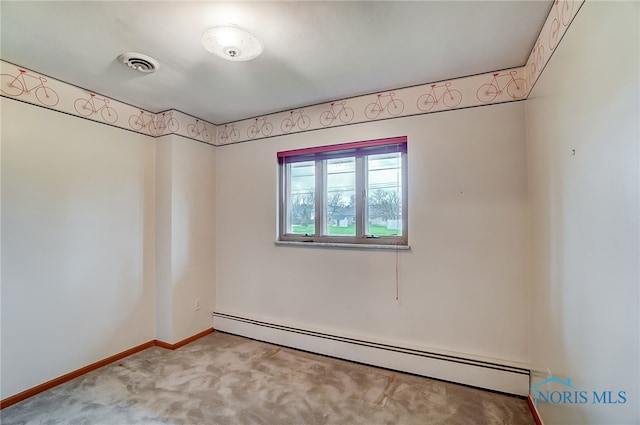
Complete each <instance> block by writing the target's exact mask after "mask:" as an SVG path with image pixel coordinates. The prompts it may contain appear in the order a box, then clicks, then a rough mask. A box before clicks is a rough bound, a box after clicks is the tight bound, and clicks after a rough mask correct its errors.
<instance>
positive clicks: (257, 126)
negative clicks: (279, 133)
mask: <svg viewBox="0 0 640 425" xmlns="http://www.w3.org/2000/svg"><path fill="white" fill-rule="evenodd" d="M271 133H273V124H271V123H270V122H269V121H267V117H261V118H256V122H255V123H253V124H251V125H250V126H249V128H247V137H248V138H249V139H255V138H256V136H257V135H258V134H261V135H262V136H263V137H267V136H271Z"/></svg>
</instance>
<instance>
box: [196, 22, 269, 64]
mask: <svg viewBox="0 0 640 425" xmlns="http://www.w3.org/2000/svg"><path fill="white" fill-rule="evenodd" d="M202 44H203V45H204V48H205V49H207V50H208V51H210V52H211V53H213V54H214V55H217V56H220V57H221V58H223V59H227V60H230V61H248V60H251V59H255V58H257V57H258V56H260V53H262V50H263V48H262V43H260V40H258V39H257V38H256V37H255V36H254V35H253V34H251V33H250V32H248V31H245V30H243V29H242V28H238V27H236V26H232V25H224V26H218V27H213V28H209V29H208V30H206V31H205V32H204V33H203V34H202Z"/></svg>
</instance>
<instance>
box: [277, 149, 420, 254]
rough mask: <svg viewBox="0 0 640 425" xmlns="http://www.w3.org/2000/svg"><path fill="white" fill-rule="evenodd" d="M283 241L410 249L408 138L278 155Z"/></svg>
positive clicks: (295, 151)
mask: <svg viewBox="0 0 640 425" xmlns="http://www.w3.org/2000/svg"><path fill="white" fill-rule="evenodd" d="M278 162H279V164H280V203H279V214H280V232H279V233H280V236H279V238H280V240H281V241H298V242H326V243H347V244H375V245H407V243H408V234H407V138H406V137H395V138H391V139H380V140H369V141H365V142H355V143H346V144H343V145H332V146H321V147H316V148H308V149H299V150H294V151H286V152H278Z"/></svg>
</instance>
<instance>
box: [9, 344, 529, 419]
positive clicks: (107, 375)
mask: <svg viewBox="0 0 640 425" xmlns="http://www.w3.org/2000/svg"><path fill="white" fill-rule="evenodd" d="M1 415H2V416H1V423H2V424H3V425H14V424H15V425H17V424H37V425H54V424H65V425H74V424H75V425H79V424H86V425H101V424H104V425H110V424H171V425H173V424H176V425H177V424H184V425H190V424H211V425H213V424H221V425H222V424H271V425H288V424H296V425H314V424H340V425H348V424H367V425H373V424H420V425H426V424H437V425H445V424H451V425H453V424H460V425H462V424H464V425H473V424H478V425H488V424H500V425H507V424H508V425H525V424H526V425H532V424H534V422H533V419H532V417H531V414H530V413H529V410H528V407H527V403H526V401H525V400H523V399H520V398H517V397H510V396H506V395H502V394H495V393H491V392H487V391H482V390H477V389H473V388H468V387H464V386H461V385H455V384H450V383H446V382H440V381H435V380H431V379H427V378H421V377H417V376H413V375H407V374H403V373H398V372H393V371H388V370H384V369H377V368H374V367H369V366H364V365H360V364H354V363H350V362H346V361H341V360H336V359H331V358H327V357H323V356H317V355H313V354H309V353H304V352H300V351H296V350H292V349H288V348H282V347H278V346H274V345H270V344H265V343H261V342H256V341H253V340H250V339H246V338H241V337H238V336H234V335H229V334H224V333H220V332H215V333H213V334H210V335H208V336H206V337H204V338H201V339H199V340H198V341H196V342H194V343H192V344H189V345H187V346H184V347H182V348H180V349H178V350H175V351H169V350H165V349H162V348H158V347H153V348H149V349H147V350H144V351H142V352H140V353H137V354H134V355H133V356H130V357H127V358H126V359H123V360H121V361H119V362H116V363H113V364H111V365H108V366H105V367H103V368H101V369H99V370H96V371H94V372H91V373H89V374H87V375H84V376H82V377H80V378H77V379H75V380H73V381H70V382H68V383H66V384H63V385H60V386H58V387H56V388H53V389H51V390H49V391H46V392H44V393H41V394H39V395H37V396H35V397H33V398H31V399H28V400H25V401H23V402H21V403H18V404H16V405H14V406H11V407H8V408H6V409H4V410H2V412H1Z"/></svg>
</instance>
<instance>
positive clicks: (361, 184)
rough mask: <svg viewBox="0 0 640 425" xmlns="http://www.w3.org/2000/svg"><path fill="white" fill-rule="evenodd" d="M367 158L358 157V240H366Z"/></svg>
mask: <svg viewBox="0 0 640 425" xmlns="http://www.w3.org/2000/svg"><path fill="white" fill-rule="evenodd" d="M365 159H366V157H365V156H357V157H356V238H357V239H362V238H364V232H365V210H366V198H367V191H366V187H367V185H366V179H365V174H366V170H365Z"/></svg>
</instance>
